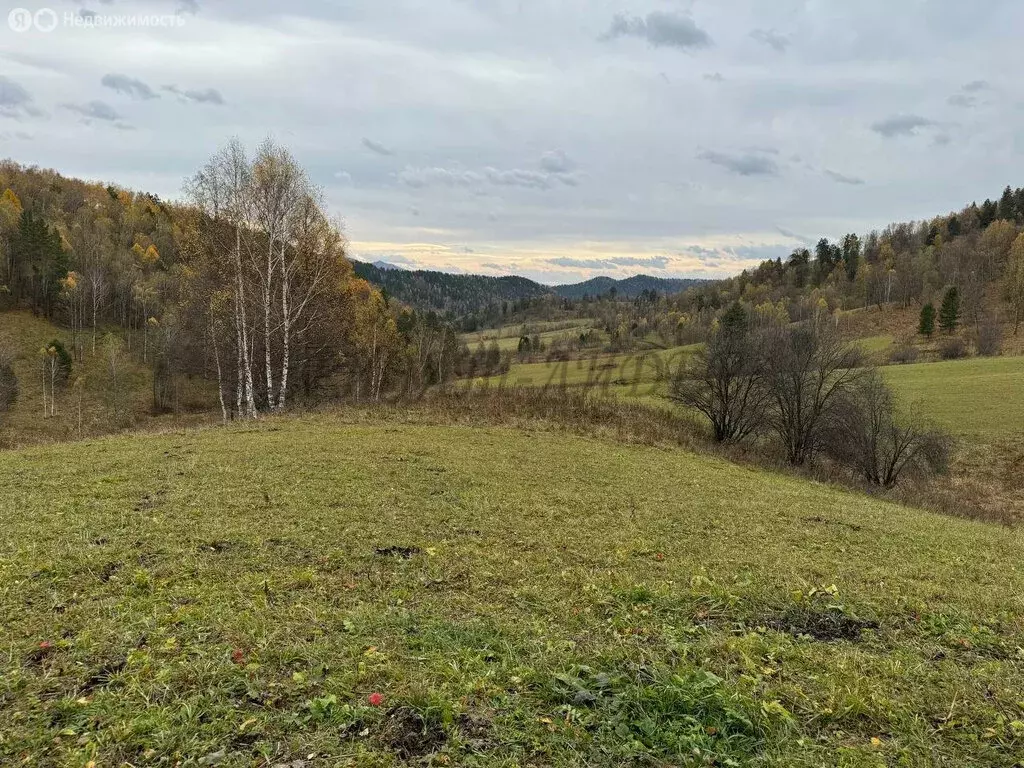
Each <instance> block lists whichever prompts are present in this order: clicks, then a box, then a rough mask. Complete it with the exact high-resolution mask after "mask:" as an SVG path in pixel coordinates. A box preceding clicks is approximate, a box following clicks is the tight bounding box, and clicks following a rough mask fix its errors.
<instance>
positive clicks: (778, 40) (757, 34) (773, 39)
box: [750, 29, 792, 53]
mask: <svg viewBox="0 0 1024 768" xmlns="http://www.w3.org/2000/svg"><path fill="white" fill-rule="evenodd" d="M750 36H751V37H752V38H754V39H755V40H756V41H757V42H759V43H762V44H764V45H767V46H768V47H769V48H774V49H775V50H776V51H778V52H779V53H785V52H786V49H787V48H789V46H790V43H791V42H792V41H791V40H790V39H789V37H787V36H786V35H782V34H779V33H778V32H776V31H775V30H774V29H755V30H754V31H753V32H751V33H750Z"/></svg>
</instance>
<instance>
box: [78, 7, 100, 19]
mask: <svg viewBox="0 0 1024 768" xmlns="http://www.w3.org/2000/svg"><path fill="white" fill-rule="evenodd" d="M78 15H79V16H80V17H82V18H83V19H95V18H96V17H97V16H99V14H98V13H96V11H90V10H89V9H88V8H81V9H80V10H79V11H78Z"/></svg>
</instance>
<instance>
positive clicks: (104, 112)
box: [61, 101, 121, 123]
mask: <svg viewBox="0 0 1024 768" xmlns="http://www.w3.org/2000/svg"><path fill="white" fill-rule="evenodd" d="M61 106H62V107H64V109H66V110H68V111H70V112H77V113H78V114H79V115H81V116H82V117H83V118H85V120H86V122H88V121H91V120H104V121H106V122H110V123H112V122H115V121H117V120H120V119H121V115H119V114H118V113H117V110H116V109H114V108H113V107H112V106H110V105H109V104H107V103H106V102H103V101H90V102H88V103H86V104H62V105H61Z"/></svg>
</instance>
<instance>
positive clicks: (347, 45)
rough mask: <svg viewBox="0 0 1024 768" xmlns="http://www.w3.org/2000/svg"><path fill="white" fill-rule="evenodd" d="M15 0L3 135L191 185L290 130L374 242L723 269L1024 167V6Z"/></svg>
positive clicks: (356, 248)
mask: <svg viewBox="0 0 1024 768" xmlns="http://www.w3.org/2000/svg"><path fill="white" fill-rule="evenodd" d="M5 3H10V4H9V5H6V6H5V5H4V4H5ZM14 6H18V7H22V8H25V9H28V10H30V11H32V12H33V13H35V12H37V11H39V10H40V9H43V8H50V9H52V10H54V11H56V17H55V18H56V20H57V28H56V29H54V30H53V31H49V32H45V31H41V30H40V29H38V28H33V29H30V30H28V31H24V32H16V31H14V30H13V29H12V28H11V26H10V25H9V24H8V23H5V22H6V18H5V17H7V15H8V13H7V11H9V10H12V9H13V8H14ZM0 9H3V10H4V12H3V16H2V17H0V157H2V156H10V157H12V158H13V159H14V160H17V161H19V162H22V163H32V164H38V165H41V166H46V167H52V168H55V169H57V170H59V171H61V172H62V173H65V174H69V175H74V176H81V177H85V178H89V179H95V180H102V181H108V182H116V183H118V184H121V185H125V186H130V187H133V188H138V189H142V190H146V191H152V192H156V193H157V194H159V195H161V196H163V197H169V198H177V197H180V196H181V194H182V193H181V189H182V182H183V180H184V179H185V178H186V177H187V176H189V175H191V174H192V173H193V172H194V171H195V170H196V169H197V168H198V167H199V166H200V165H201V164H202V163H203V162H204V160H205V159H206V158H207V157H208V156H209V155H210V154H212V153H213V152H214V151H215V150H216V149H217V148H218V147H219V146H220V145H221V144H223V143H224V142H225V140H227V139H228V138H230V137H231V136H238V137H240V138H241V139H242V140H243V141H245V142H247V143H248V144H249V145H250V146H255V145H256V144H257V143H258V142H259V141H260V140H261V139H262V138H264V137H266V136H268V135H269V136H272V137H274V138H275V139H277V140H279V141H281V142H283V143H285V144H286V145H287V146H288V147H290V148H291V150H292V151H293V153H294V154H295V155H296V157H297V159H298V160H299V161H300V162H301V163H302V164H303V165H304V166H305V167H306V168H307V170H308V171H309V173H310V175H311V176H312V177H313V179H314V180H315V181H316V182H317V183H319V184H320V185H322V186H323V187H324V190H325V192H326V195H327V198H328V200H329V201H330V205H331V210H332V213H334V214H336V215H337V216H339V217H340V218H341V219H342V220H343V222H344V225H345V231H346V235H347V236H348V238H349V239H350V241H351V251H352V254H353V256H355V257H356V258H361V259H365V260H370V261H372V260H377V259H383V260H387V261H390V262H393V263H395V264H400V265H404V266H412V265H417V266H422V267H428V268H443V269H450V270H453V271H472V272H482V273H486V274H512V273H514V274H524V275H527V276H529V277H533V278H535V279H539V280H541V281H544V282H548V283H555V282H566V281H574V280H578V279H584V278H588V277H592V276H594V275H597V274H608V275H611V276H614V277H625V276H628V275H631V274H635V273H637V272H645V273H648V274H653V275H659V276H679V277H712V276H723V275H727V274H733V273H736V272H738V271H740V270H741V269H743V268H744V267H746V266H750V265H751V264H754V263H756V262H758V261H760V260H761V259H763V258H766V257H774V256H777V255H785V254H787V253H788V252H789V251H791V250H792V249H793V248H794V247H795V246H798V245H800V244H801V243H802V242H806V243H811V242H813V241H816V240H817V239H818V238H819V237H821V236H823V235H824V236H829V237H837V236H840V235H841V234H842V233H844V232H847V231H855V232H861V233H863V232H866V231H869V230H871V229H873V228H877V227H881V226H884V225H885V224H887V223H889V222H890V221H895V220H906V219H918V218H922V217H925V216H929V215H933V214H937V213H942V212H946V211H949V210H951V209H953V208H958V207H960V206H961V205H962V204H964V203H966V202H969V201H970V200H972V199H975V198H977V199H983V198H984V197H986V196H995V195H997V194H998V193H999V192H1000V190H1001V189H1002V188H1003V187H1004V186H1005V185H1006V184H1014V186H1018V185H1020V184H1021V183H1022V182H1024V178H1022V176H1024V167H1022V163H1021V151H1022V149H1024V92H1022V91H1024V86H1021V84H1020V83H1021V79H1020V66H1021V63H1022V59H1021V55H1020V45H1021V42H1020V36H1021V33H1022V31H1024V2H1021V0H972V2H966V0H858V1H857V2H850V1H849V0H771V1H770V2H769V1H768V0H698V1H696V2H684V1H683V0H675V1H673V2H658V0H333V1H332V0H287V1H286V2H269V0H244V1H243V0H231V1H229V0H198V1H197V0H82V2H73V1H72V0H49V2H35V0H15V1H14V2H13V3H11V0H2V2H0ZM152 15H159V16H160V17H161V18H160V19H159V22H160V23H159V24H154V23H153V21H156V20H154V19H150V26H148V27H144V26H138V25H136V26H130V24H131V23H132V22H130V21H128V17H134V18H136V19H137V21H136V22H135V23H136V24H138V20H141V19H142V17H149V16H152ZM114 17H121V18H120V19H118V18H114ZM22 18H23V17H22ZM36 18H37V19H39V16H38V15H37V16H36ZM50 18H51V19H52V18H54V17H50ZM90 18H91V19H92V21H93V26H92V27H88V26H85V24H86V23H87V22H88V21H89V19H90ZM75 19H77V22H75V23H72V22H73V21H75ZM42 20H43V24H44V26H46V22H47V17H46V16H45V15H44V17H43V19H42Z"/></svg>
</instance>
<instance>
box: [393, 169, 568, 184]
mask: <svg viewBox="0 0 1024 768" xmlns="http://www.w3.org/2000/svg"><path fill="white" fill-rule="evenodd" d="M398 181H399V182H400V183H402V184H404V185H405V186H407V187H412V188H413V189H423V188H426V187H434V186H441V187H463V188H470V187H482V186H486V185H491V186H497V187H521V188H523V189H537V190H548V189H552V188H553V187H555V186H557V185H559V184H562V185H565V186H569V187H574V186H576V184H577V181H576V179H575V178H574V177H573V176H572V175H571V174H568V173H551V172H545V171H532V170H528V169H522V168H513V169H511V170H499V169H497V168H491V167H487V168H484V169H482V170H479V171H474V170H466V169H462V168H438V167H433V168H411V167H407V168H405V169H404V170H403V171H401V172H400V173H399V174H398Z"/></svg>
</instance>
